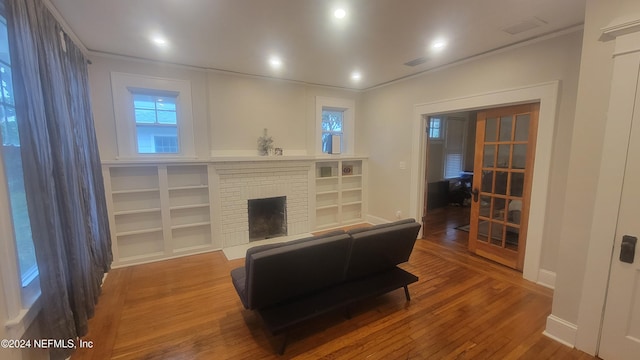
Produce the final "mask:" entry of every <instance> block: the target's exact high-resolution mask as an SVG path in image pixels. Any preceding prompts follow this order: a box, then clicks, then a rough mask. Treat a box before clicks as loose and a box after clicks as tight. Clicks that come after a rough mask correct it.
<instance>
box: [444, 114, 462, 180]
mask: <svg viewBox="0 0 640 360" xmlns="http://www.w3.org/2000/svg"><path fill="white" fill-rule="evenodd" d="M445 125H446V129H447V131H446V136H445V145H444V178H445V179H452V178H457V177H460V173H461V172H462V170H463V166H464V163H463V161H464V156H463V154H464V143H465V137H466V131H467V120H466V119H464V118H454V117H447V120H446V122H445Z"/></svg>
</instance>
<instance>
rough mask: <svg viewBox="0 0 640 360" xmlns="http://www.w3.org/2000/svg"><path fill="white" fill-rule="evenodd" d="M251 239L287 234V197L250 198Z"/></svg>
mask: <svg viewBox="0 0 640 360" xmlns="http://www.w3.org/2000/svg"><path fill="white" fill-rule="evenodd" d="M248 208H249V241H256V240H263V239H270V238H274V237H279V236H286V235H287V197H286V196H278V197H271V198H264V199H251V200H248Z"/></svg>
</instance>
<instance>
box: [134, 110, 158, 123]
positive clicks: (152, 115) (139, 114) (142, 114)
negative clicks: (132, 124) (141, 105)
mask: <svg viewBox="0 0 640 360" xmlns="http://www.w3.org/2000/svg"><path fill="white" fill-rule="evenodd" d="M135 116H136V123H138V124H155V122H156V111H155V110H140V109H136V110H135Z"/></svg>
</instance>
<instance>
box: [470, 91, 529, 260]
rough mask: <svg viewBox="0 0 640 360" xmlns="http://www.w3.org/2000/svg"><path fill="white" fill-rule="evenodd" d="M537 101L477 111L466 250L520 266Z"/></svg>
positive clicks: (525, 226)
mask: <svg viewBox="0 0 640 360" xmlns="http://www.w3.org/2000/svg"><path fill="white" fill-rule="evenodd" d="M538 111H539V104H537V103H536V104H526V105H516V106H509V107H503V108H496V109H488V110H484V111H480V112H478V116H477V125H476V144H475V158H474V177H473V188H472V189H473V191H472V192H473V197H472V200H473V201H472V203H471V227H470V231H469V250H470V251H471V252H473V253H475V254H477V255H480V256H482V257H485V258H488V259H491V260H493V261H496V262H498V263H501V264H503V265H506V266H509V267H511V268H514V269H517V270H522V267H523V265H524V250H525V244H526V237H527V223H528V216H529V202H530V197H531V179H532V175H533V163H534V154H535V144H536V132H537V124H538Z"/></svg>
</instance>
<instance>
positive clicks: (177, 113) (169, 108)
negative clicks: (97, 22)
mask: <svg viewBox="0 0 640 360" xmlns="http://www.w3.org/2000/svg"><path fill="white" fill-rule="evenodd" d="M111 92H112V95H113V110H114V115H115V121H116V140H117V141H116V142H117V144H118V155H117V158H118V159H140V158H153V157H156V158H161V157H172V158H195V157H196V148H195V140H194V139H195V135H194V119H193V108H192V104H191V82H190V81H188V80H180V79H165V78H157V77H149V76H144V75H138V74H125V73H119V72H112V73H111Z"/></svg>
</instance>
